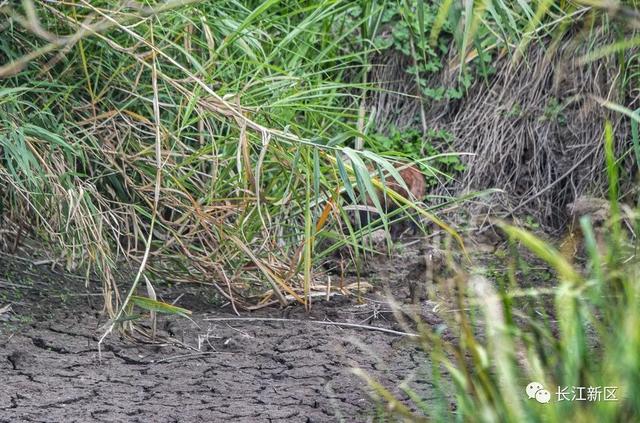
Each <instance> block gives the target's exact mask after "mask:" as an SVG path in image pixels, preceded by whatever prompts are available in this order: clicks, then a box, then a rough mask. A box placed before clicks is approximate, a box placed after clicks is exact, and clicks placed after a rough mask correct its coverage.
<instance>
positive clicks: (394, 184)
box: [360, 163, 427, 238]
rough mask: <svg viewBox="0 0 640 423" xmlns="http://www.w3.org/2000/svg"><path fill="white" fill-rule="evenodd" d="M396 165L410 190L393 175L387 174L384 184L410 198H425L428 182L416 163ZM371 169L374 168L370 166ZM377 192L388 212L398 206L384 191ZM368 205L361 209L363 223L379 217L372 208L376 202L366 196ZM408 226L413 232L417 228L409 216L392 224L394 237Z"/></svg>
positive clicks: (418, 199)
mask: <svg viewBox="0 0 640 423" xmlns="http://www.w3.org/2000/svg"><path fill="white" fill-rule="evenodd" d="M394 167H395V168H396V169H397V170H398V173H399V174H400V177H401V178H402V180H403V181H404V183H405V185H406V188H408V191H407V189H405V187H403V186H402V185H401V184H400V183H399V182H398V181H397V180H396V178H394V177H393V176H391V175H385V180H384V181H383V182H384V185H385V186H386V187H387V188H389V189H392V190H393V191H395V192H397V193H398V194H399V195H401V196H402V197H404V198H406V199H408V200H412V201H420V200H422V199H424V197H425V195H426V193H427V184H426V181H425V179H424V175H423V174H422V173H421V172H420V171H419V170H418V168H416V167H415V166H414V165H407V164H405V163H395V164H394ZM370 170H372V169H371V168H370ZM373 177H377V175H375V173H374V175H373ZM377 194H378V201H379V202H380V204H381V206H382V209H383V210H384V211H385V212H386V213H389V212H392V211H394V210H396V209H397V208H398V205H397V204H396V202H395V201H394V200H393V199H391V198H390V197H389V196H388V195H385V192H384V191H382V190H378V191H377ZM366 205H367V206H368V208H369V210H366V211H360V222H361V224H362V225H366V224H367V223H368V222H370V221H371V220H376V219H377V218H378V217H379V216H378V213H377V212H376V211H372V210H371V208H372V207H375V203H374V201H373V200H372V199H371V198H370V197H369V196H367V198H366ZM407 228H408V229H411V230H412V231H413V232H415V230H416V229H417V227H416V225H415V223H414V222H413V221H412V220H411V219H409V218H407V219H405V220H403V221H401V222H398V223H395V224H393V225H392V226H391V236H392V238H397V237H399V235H401V234H402V233H403V232H404V231H405V230H406V229H407Z"/></svg>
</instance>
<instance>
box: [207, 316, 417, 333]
mask: <svg viewBox="0 0 640 423" xmlns="http://www.w3.org/2000/svg"><path fill="white" fill-rule="evenodd" d="M203 320H204V321H206V322H283V323H313V324H316V325H325V326H340V327H347V328H355V329H364V330H372V331H377V332H384V333H390V334H392V335H399V336H410V337H417V336H419V335H418V334H417V333H411V332H401V331H398V330H393V329H386V328H380V327H377V326H368V325H360V324H357V323H347V322H328V321H324V320H302V319H281V318H277V317H211V318H208V319H203Z"/></svg>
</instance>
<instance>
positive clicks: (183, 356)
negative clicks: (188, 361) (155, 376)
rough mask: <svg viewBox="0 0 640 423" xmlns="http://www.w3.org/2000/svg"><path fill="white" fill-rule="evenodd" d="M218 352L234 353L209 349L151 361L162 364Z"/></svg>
mask: <svg viewBox="0 0 640 423" xmlns="http://www.w3.org/2000/svg"><path fill="white" fill-rule="evenodd" d="M218 354H234V353H233V352H231V351H207V352H200V353H192V354H181V355H174V356H172V357H167V358H163V359H161V360H157V361H155V360H151V363H153V364H160V363H166V362H169V361H174V360H180V359H183V358H195V357H202V356H206V355H218Z"/></svg>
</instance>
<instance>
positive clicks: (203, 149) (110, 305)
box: [0, 0, 640, 421]
mask: <svg viewBox="0 0 640 423" xmlns="http://www.w3.org/2000/svg"><path fill="white" fill-rule="evenodd" d="M639 26H640V13H639V12H638V11H637V9H636V2H635V0H631V1H625V2H621V3H618V2H599V1H586V0H580V1H576V2H564V1H562V2H556V1H546V0H543V1H537V2H522V1H508V2H505V1H500V0H484V1H482V0H481V1H476V2H457V3H456V2H452V1H449V0H443V1H435V2H432V3H431V2H424V1H421V0H402V1H401V0H398V1H374V0H362V1H356V2H352V1H338V0H328V1H320V2H316V1H287V0H285V1H264V2H262V1H244V2H238V1H232V0H223V1H215V2H214V1H201V0H167V1H162V2H111V1H97V0H96V1H93V0H91V1H89V0H73V1H68V2H58V1H32V0H23V1H4V2H3V1H0V229H2V231H1V232H0V247H2V248H6V249H9V250H11V249H15V248H16V246H17V245H19V244H20V243H21V241H22V240H23V239H31V240H34V239H35V240H39V241H41V242H44V243H46V244H45V245H47V246H49V247H50V248H51V249H52V250H51V254H52V256H53V257H55V258H56V259H58V260H60V261H61V262H64V263H65V265H66V266H67V267H68V268H72V269H81V270H83V271H85V272H87V274H89V273H91V272H94V273H96V274H99V275H100V276H101V277H102V280H103V281H104V286H103V292H104V297H105V305H106V306H105V308H106V310H107V312H108V313H109V314H110V316H111V317H112V318H113V319H112V322H113V325H112V326H111V328H112V329H113V327H114V325H115V323H116V322H118V321H121V317H122V314H123V313H125V314H126V313H128V312H129V311H130V310H131V307H132V305H133V304H134V303H135V304H137V305H140V306H143V307H147V308H151V309H154V307H155V308H158V307H160V308H161V307H163V306H161V305H160V304H159V303H155V302H154V301H152V300H149V301H148V302H145V299H144V298H142V297H140V296H138V294H139V293H138V288H139V285H140V282H141V281H143V280H146V281H147V288H148V292H149V295H150V296H152V295H151V293H152V292H153V288H152V284H154V283H156V281H159V280H162V279H168V280H170V281H172V282H180V281H189V282H194V281H195V282H201V283H207V284H210V285H211V286H212V287H213V288H214V289H216V290H217V292H218V294H219V295H220V297H221V298H223V299H224V300H225V301H228V302H230V303H231V304H232V306H233V307H234V308H235V309H237V310H241V309H245V310H250V309H252V308H254V307H257V306H259V307H261V306H264V305H265V304H282V305H284V304H288V303H290V302H295V301H297V302H299V303H301V304H304V305H305V306H307V307H310V306H311V295H310V293H311V292H312V290H313V289H314V286H316V285H318V284H320V283H321V281H320V278H321V277H322V274H321V272H317V271H316V270H317V269H318V267H319V265H320V264H321V263H322V261H323V260H325V259H326V258H327V257H328V256H330V255H331V254H333V253H334V251H335V250H336V249H338V248H340V247H342V246H345V245H346V246H351V247H352V248H351V250H350V251H351V254H350V255H349V259H350V260H352V261H354V262H358V261H359V260H360V259H361V258H362V256H363V253H366V250H367V246H366V244H365V245H364V246H363V245H362V243H361V242H360V241H359V240H360V239H361V238H362V237H363V235H364V234H366V233H367V232H368V228H363V229H359V228H358V227H357V226H356V225H353V224H352V223H353V222H351V221H350V219H349V217H348V214H347V212H346V211H345V209H344V206H345V205H346V203H347V202H357V201H358V198H357V197H360V201H362V198H363V197H364V196H366V195H367V194H369V195H370V196H371V197H374V194H375V192H376V190H379V189H383V190H385V191H386V194H387V195H388V196H389V198H391V199H393V200H394V201H396V202H397V203H398V204H399V205H400V206H401V207H402V208H404V209H411V210H412V211H413V212H414V214H415V215H416V216H419V217H420V218H421V219H422V222H423V223H425V222H428V221H431V222H435V225H436V226H440V227H441V228H442V229H443V232H444V233H445V234H448V236H450V237H451V238H452V240H453V241H454V242H452V243H451V245H452V246H454V247H452V248H455V249H458V248H459V249H460V251H461V252H462V254H461V255H462V256H465V254H466V252H465V251H464V249H463V247H462V238H461V237H460V236H459V235H458V233H457V232H456V231H455V230H454V229H453V228H452V227H450V226H449V225H447V223H446V219H442V218H441V217H438V212H439V211H440V210H442V209H447V208H450V207H449V206H452V205H454V204H459V203H460V202H461V201H462V199H468V198H470V197H475V196H476V195H479V194H480V193H478V191H481V190H489V189H491V188H494V187H500V188H504V189H505V191H506V192H505V195H507V196H511V198H515V199H517V200H518V201H517V202H516V203H515V204H516V207H515V211H516V212H524V211H529V210H531V208H532V207H533V209H534V212H532V213H534V214H535V213H536V212H535V210H540V212H539V214H538V215H536V216H538V217H540V219H541V220H544V222H543V223H549V224H550V225H551V226H554V227H556V228H557V227H558V225H559V222H563V216H562V213H561V212H559V210H562V209H563V207H564V205H565V203H566V202H568V201H569V200H571V198H569V197H570V196H572V195H577V194H584V193H586V190H588V189H590V190H591V191H593V192H595V193H596V194H600V195H602V194H607V195H609V200H610V204H611V210H612V213H611V216H610V220H609V221H608V223H607V224H606V225H605V228H606V231H605V232H607V233H608V234H610V235H609V236H608V237H606V242H605V244H604V245H605V248H604V250H603V248H601V247H602V245H596V244H597V242H596V241H595V235H594V233H593V230H592V227H591V225H590V223H589V221H588V220H583V221H582V222H581V224H582V232H583V236H584V240H585V245H586V249H587V252H588V262H587V263H581V264H580V265H574V264H571V263H569V262H568V261H567V260H565V259H564V258H562V255H560V254H558V253H557V252H556V251H555V250H554V249H553V247H551V246H550V245H547V244H546V243H544V242H542V241H540V240H539V239H538V238H535V237H534V236H533V235H531V234H529V233H527V232H525V231H523V230H522V229H519V228H517V227H512V226H506V225H505V226H504V227H503V231H504V232H505V233H506V234H508V235H509V236H510V237H511V239H512V241H513V245H514V247H513V252H512V253H513V254H512V257H511V264H512V266H511V269H512V271H511V272H510V273H509V274H508V275H509V277H507V278H505V279H504V281H503V282H504V284H498V285H499V286H498V287H496V284H494V283H490V282H489V281H487V279H486V277H485V276H486V275H485V276H482V275H483V273H482V272H480V274H479V275H474V276H469V274H470V270H469V266H468V265H465V266H459V265H455V264H454V263H451V265H452V267H454V270H455V274H456V277H455V278H454V279H455V281H456V284H455V286H456V287H457V289H456V290H455V291H454V292H451V295H452V296H454V297H456V298H458V301H459V306H460V307H459V308H458V311H457V312H456V313H454V317H453V318H452V321H451V324H450V325H449V327H451V328H457V330H456V334H455V335H456V336H455V337H454V338H455V341H453V342H443V341H442V340H441V338H440V337H439V334H437V333H432V332H431V329H429V328H422V331H421V335H422V336H421V341H422V345H423V346H424V348H425V350H426V351H427V352H428V353H429V356H430V357H431V359H432V361H433V363H434V365H433V369H434V375H433V377H434V383H436V385H437V386H439V387H440V388H441V391H442V400H441V401H436V403H433V404H431V403H429V404H424V403H423V402H421V401H419V399H418V398H412V399H413V400H414V401H415V404H416V405H417V408H418V410H419V414H420V415H417V414H416V413H414V412H412V411H410V409H409V408H406V406H404V405H402V404H401V403H400V402H398V401H397V400H395V399H394V398H392V397H391V396H390V395H389V394H388V392H386V391H385V390H384V389H383V388H382V387H380V386H379V385H377V384H376V383H375V381H369V383H370V384H371V386H372V387H373V388H374V390H375V391H376V392H377V393H378V394H379V395H380V397H381V398H382V400H383V402H385V404H387V405H389V407H386V408H385V409H384V410H385V411H384V412H385V413H387V412H388V413H391V414H394V415H396V416H399V417H401V418H405V419H408V420H414V419H415V420H420V419H432V420H435V421H442V420H446V419H447V420H448V419H455V420H459V421H566V420H567V419H573V420H577V421H594V420H597V421H632V420H634V417H635V418H637V417H638V416H640V392H639V391H638V390H639V389H640V388H639V387H640V361H639V360H640V331H638V330H637V327H638V324H639V323H640V307H639V306H640V304H638V299H639V294H640V293H639V292H638V272H637V270H638V269H637V260H636V258H635V249H634V245H632V244H633V241H634V237H633V236H632V235H633V232H634V231H631V235H630V234H629V233H628V231H627V230H626V229H624V228H623V227H622V223H621V222H623V220H624V221H625V222H630V223H629V225H628V226H629V228H634V229H635V226H634V225H635V216H634V214H633V213H632V212H629V213H627V212H626V211H625V213H626V214H625V219H626V220H625V219H622V217H621V216H622V215H623V213H621V212H620V210H630V208H633V207H634V206H635V205H636V201H637V199H636V198H635V197H634V195H637V194H636V193H635V192H634V191H633V190H632V189H630V188H632V187H633V186H634V184H635V179H634V178H635V176H634V175H635V174H636V173H637V167H638V162H639V161H640V140H639V136H638V129H637V128H638V127H637V122H638V121H639V120H640V119H639V118H638V115H637V113H636V112H635V110H636V109H637V108H638V107H639V106H638V104H637V101H636V100H637V96H638V94H639V92H638V87H640V84H638V78H640V61H639V58H640V55H639V54H638V45H639V44H640V39H639V38H638V35H637V29H638V27H639ZM568 57H570V58H571V60H568V59H567V58H568ZM569 62H570V63H569ZM563 65H566V66H565V67H563ZM566 139H571V140H572V142H573V144H571V143H565V141H564V140H566ZM532 140H534V141H532ZM603 140H604V141H603ZM396 160H399V161H411V162H415V163H416V165H417V166H419V168H420V169H421V170H422V171H423V172H424V174H425V177H426V178H427V182H428V185H429V187H430V189H431V191H432V192H431V194H432V196H430V197H429V198H428V199H409V200H408V199H404V198H402V197H400V196H398V195H397V193H395V192H393V191H392V190H389V189H388V188H386V184H385V181H384V177H382V178H381V177H380V176H383V175H386V178H393V179H398V174H397V171H395V170H394V167H393V166H392V163H393V162H394V161H396ZM454 193H460V194H459V195H457V196H456V195H454ZM470 193H471V194H470ZM423 200H425V201H423ZM511 204H513V203H511ZM620 204H622V206H620ZM376 207H377V208H378V209H379V211H381V207H380V205H379V204H376ZM516 214H517V213H516ZM400 215H401V214H399V213H396V214H395V215H390V216H383V218H382V219H381V222H378V224H380V225H381V226H382V227H383V228H385V229H388V227H389V224H390V222H391V221H392V220H393V219H395V218H397V217H398V216H400ZM545 219H546V220H545ZM564 220H565V221H566V219H564ZM424 226H425V225H421V227H422V229H424ZM388 241H389V244H390V241H391V240H390V239H388ZM518 246H519V247H518ZM520 247H526V248H528V249H530V250H531V251H532V252H533V253H534V254H535V255H537V256H538V257H539V259H541V260H543V261H545V262H546V263H547V264H548V265H549V266H550V267H551V268H553V269H555V271H556V274H557V279H558V286H557V287H554V288H553V289H546V288H545V289H536V288H535V287H534V288H532V289H529V290H524V289H520V288H519V286H518V281H517V278H516V277H515V275H516V274H517V273H518V266H521V265H522V263H523V261H524V259H521V258H519V254H520V253H519V252H518V251H521V248H520ZM519 248H520V249H519ZM603 251H604V252H603ZM125 267H126V268H131V267H135V268H136V269H138V272H137V274H135V276H132V277H130V278H129V279H126V280H125V281H124V283H125V284H126V286H117V285H116V280H117V278H116V277H115V273H116V271H117V270H118V269H122V268H125ZM123 293H126V296H123ZM549 298H553V299H554V300H553V301H552V302H549V301H548V299H549ZM132 300H133V301H132ZM523 305H524V306H523ZM523 309H526V310H530V313H531V315H529V314H527V313H529V312H527V313H525V312H522V311H519V310H523ZM541 310H542V311H541ZM161 311H162V309H161ZM164 311H168V312H177V313H179V312H181V310H179V309H175V308H170V307H168V306H167V308H166V309H164ZM478 321H479V322H484V323H479V325H480V326H481V327H483V328H484V329H483V330H482V331H481V333H480V334H479V333H477V332H476V330H475V328H477V327H478V324H477V323H478ZM472 323H473V324H472ZM361 376H362V377H364V378H365V379H366V378H367V376H366V375H361ZM532 380H536V381H539V382H541V383H543V384H544V385H545V386H548V387H551V386H617V387H618V398H619V401H615V402H604V401H592V402H584V403H580V404H577V403H575V402H566V403H562V402H556V401H552V402H551V403H550V404H539V403H537V402H536V401H531V400H529V399H528V398H526V396H525V395H524V386H526V385H527V383H529V382H530V381H532ZM408 395H409V397H410V398H411V397H412V395H411V393H410V392H408ZM452 396H453V399H454V401H455V407H451V406H450V404H449V402H448V401H449V398H451V397H452Z"/></svg>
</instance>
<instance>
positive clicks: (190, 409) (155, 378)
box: [0, 256, 435, 422]
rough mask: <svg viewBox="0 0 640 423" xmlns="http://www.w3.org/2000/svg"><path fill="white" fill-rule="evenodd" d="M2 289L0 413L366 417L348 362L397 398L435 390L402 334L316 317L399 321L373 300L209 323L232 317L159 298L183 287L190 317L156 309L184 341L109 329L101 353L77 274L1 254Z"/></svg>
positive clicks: (360, 386)
mask: <svg viewBox="0 0 640 423" xmlns="http://www.w3.org/2000/svg"><path fill="white" fill-rule="evenodd" d="M0 293H1V296H0V307H2V306H5V305H7V304H9V303H11V310H10V311H8V310H5V312H4V313H2V314H0V374H2V376H3V381H2V382H1V383H0V422H18V421H20V422H44V421H46V422H63V421H64V422H87V421H105V422H120V421H122V422H129V421H131V422H135V421H140V422H149V421H159V422H198V421H206V422H213V421H227V420H229V421H246V422H260V421H265V422H267V421H268V422H271V421H285V420H286V421H290V422H298V421H300V422H324V421H340V420H342V421H370V420H371V419H372V418H373V417H374V416H375V415H376V404H375V402H374V401H373V400H372V398H371V397H370V395H369V391H368V389H367V387H366V386H365V383H364V382H363V381H362V380H361V379H359V378H357V377H356V376H354V375H353V374H352V373H351V369H352V368H353V367H360V368H361V369H363V370H364V371H366V372H367V373H369V374H370V375H371V376H372V377H373V378H375V379H377V380H379V381H381V382H382V383H383V384H384V385H385V386H387V387H388V388H390V389H391V390H392V391H393V392H395V393H397V394H398V395H400V396H401V397H402V396H403V395H402V390H401V388H400V386H401V384H403V383H404V384H405V385H406V386H409V387H410V388H411V389H413V390H414V391H415V392H417V393H418V394H419V395H420V396H421V397H422V398H424V399H427V400H428V399H429V398H432V397H433V396H434V390H433V387H432V386H431V385H430V383H429V382H428V381H429V375H430V373H431V372H430V369H429V366H428V361H427V360H426V357H425V355H424V354H423V353H422V352H420V350H419V349H418V348H417V347H416V346H415V345H414V344H413V343H412V342H411V341H410V339H408V338H407V337H402V336H397V335H394V334H390V333H384V332H380V331H375V330H369V329H363V328H354V327H341V326H326V325H320V324H318V323H314V321H333V322H350V323H355V324H361V325H370V326H377V327H382V328H387V329H400V328H398V327H397V326H396V325H395V324H394V323H393V317H392V315H391V313H390V312H389V307H388V304H386V303H385V302H384V301H380V297H375V298H373V297H370V298H369V299H368V300H365V301H364V303H362V304H358V303H357V302H356V301H355V299H342V300H339V299H338V300H334V301H332V302H330V303H322V302H319V303H317V304H316V305H315V307H314V309H313V311H312V312H311V313H310V314H306V313H305V312H304V311H303V310H302V309H301V308H300V307H291V308H289V309H287V310H278V309H272V310H267V311H262V312H261V313H260V314H247V315H244V316H243V317H278V318H282V317H285V318H289V319H296V320H295V321H288V322H279V321H278V322H274V321H263V320H244V321H238V320H216V321H210V320H207V319H210V318H218V319H220V318H225V319H226V318H233V317H237V316H235V315H233V314H230V313H228V312H226V311H221V310H220V309H216V308H215V307H213V306H211V305H210V304H209V303H208V302H207V301H206V298H207V294H203V293H202V292H199V291H198V290H197V289H193V288H191V289H187V290H186V291H185V290H184V288H183V291H182V292H180V288H177V289H174V290H172V291H166V292H164V293H163V294H162V297H163V299H164V300H165V301H169V302H170V301H173V300H175V299H176V298H178V297H179V296H181V297H180V299H179V300H178V302H177V305H182V306H185V307H188V308H191V309H192V310H193V311H194V319H193V322H190V321H188V320H186V319H180V318H171V319H164V318H163V319H162V320H161V322H160V328H161V331H160V334H161V335H162V336H165V337H169V336H173V338H174V339H176V340H178V341H180V342H183V343H184V344H185V345H186V346H187V348H185V347H179V346H176V345H171V344H169V343H167V342H165V343H160V342H159V343H155V344H150V343H132V342H128V341H125V340H121V339H120V338H119V337H118V336H117V335H112V336H110V337H109V338H107V340H106V342H105V343H104V344H103V347H102V355H101V362H100V361H99V357H98V347H97V340H98V336H99V335H100V333H101V332H100V329H99V326H101V325H102V324H104V320H100V318H99V312H98V308H97V307H99V305H100V297H99V296H97V293H95V292H87V291H86V290H85V288H84V285H83V283H82V282H81V281H79V280H75V279H69V278H68V277H64V276H59V275H57V274H55V273H52V272H50V271H49V270H47V269H46V266H34V265H32V264H30V262H29V261H27V260H15V259H10V258H8V257H7V256H0ZM434 318H435V317H434ZM167 322H168V323H167Z"/></svg>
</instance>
